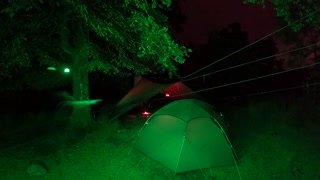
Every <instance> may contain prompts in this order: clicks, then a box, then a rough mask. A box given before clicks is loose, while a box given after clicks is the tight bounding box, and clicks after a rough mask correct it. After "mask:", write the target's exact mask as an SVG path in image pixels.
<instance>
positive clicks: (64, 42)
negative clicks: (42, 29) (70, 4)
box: [59, 9, 74, 55]
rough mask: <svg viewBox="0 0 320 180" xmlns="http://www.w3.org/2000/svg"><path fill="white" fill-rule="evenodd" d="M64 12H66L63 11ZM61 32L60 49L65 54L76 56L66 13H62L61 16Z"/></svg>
mask: <svg viewBox="0 0 320 180" xmlns="http://www.w3.org/2000/svg"><path fill="white" fill-rule="evenodd" d="M62 12H64V10H63V9H62ZM59 26H60V27H59V31H60V37H61V42H60V47H61V48H62V50H63V51H64V52H66V53H67V54H69V55H73V54H74V48H73V47H72V46H71V45H70V42H69V37H70V31H69V28H68V15H67V14H66V13H61V14H60V15H59Z"/></svg>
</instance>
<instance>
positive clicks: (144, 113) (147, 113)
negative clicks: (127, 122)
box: [142, 111, 151, 118]
mask: <svg viewBox="0 0 320 180" xmlns="http://www.w3.org/2000/svg"><path fill="white" fill-rule="evenodd" d="M150 114H151V113H149V112H147V111H144V112H143V113H142V117H144V118H148V117H149V116H150Z"/></svg>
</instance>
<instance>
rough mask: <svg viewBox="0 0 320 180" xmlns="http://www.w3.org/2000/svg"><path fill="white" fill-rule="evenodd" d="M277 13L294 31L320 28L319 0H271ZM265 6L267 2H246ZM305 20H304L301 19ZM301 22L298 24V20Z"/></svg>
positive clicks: (245, 1)
mask: <svg viewBox="0 0 320 180" xmlns="http://www.w3.org/2000/svg"><path fill="white" fill-rule="evenodd" d="M269 2H271V3H272V4H273V5H274V7H275V10H276V11H277V16H278V17H280V18H282V19H283V20H284V21H285V22H287V23H288V24H289V25H290V26H291V28H292V29H293V30H294V31H299V30H300V29H302V28H304V27H306V26H308V27H317V28H320V21H319V18H320V12H319V11H320V9H319V7H320V1H318V0H269ZM244 3H257V4H261V5H263V6H265V3H266V1H265V0H244ZM301 18H303V19H301ZM299 19H301V20H300V21H298V22H296V21H297V20H299Z"/></svg>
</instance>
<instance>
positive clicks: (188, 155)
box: [134, 99, 237, 173]
mask: <svg viewBox="0 0 320 180" xmlns="http://www.w3.org/2000/svg"><path fill="white" fill-rule="evenodd" d="M226 134H227V133H226V132H225V131H224V128H223V119H222V117H221V116H220V114H219V113H217V112H215V111H214V110H213V107H212V106H211V105H210V104H207V103H205V102H203V101H200V100H196V99H184V100H177V101H174V102H172V103H170V104H168V105H166V106H164V107H163V108H161V109H159V110H158V111H156V112H155V113H154V114H153V115H152V116H150V118H149V119H148V121H147V122H146V123H145V125H144V126H143V128H142V129H141V132H140V133H139V136H138V138H137V141H136V143H135V145H134V148H136V149H137V150H139V151H140V152H142V153H143V154H145V155H146V156H148V157H150V158H152V159H154V160H156V161H158V162H159V163H161V164H163V165H164V166H166V167H167V168H169V169H170V170H172V171H173V172H175V173H181V172H186V171H192V170H198V169H205V168H212V167H218V166H230V165H237V160H236V158H235V157H236V156H235V153H234V151H233V148H232V145H231V143H230V141H229V139H228V138H227V135H226Z"/></svg>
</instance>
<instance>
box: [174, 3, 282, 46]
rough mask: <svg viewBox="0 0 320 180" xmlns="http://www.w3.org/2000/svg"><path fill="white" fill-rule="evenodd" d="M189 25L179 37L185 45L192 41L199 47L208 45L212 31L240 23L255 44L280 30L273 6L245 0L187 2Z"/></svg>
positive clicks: (184, 10) (184, 4)
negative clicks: (208, 35)
mask: <svg viewBox="0 0 320 180" xmlns="http://www.w3.org/2000/svg"><path fill="white" fill-rule="evenodd" d="M181 9H182V11H183V14H184V15H185V16H186V17H187V22H186V24H185V25H183V28H184V32H183V33H180V34H178V35H177V37H178V38H179V41H180V42H182V43H183V44H186V43H188V41H192V42H193V43H195V44H196V45H199V44H203V43H206V41H207V34H208V32H209V31H210V30H211V29H221V28H224V27H227V26H228V25H229V24H231V23H234V22H239V23H240V24H241V28H242V30H244V31H245V32H247V33H248V38H249V41H250V42H252V41H254V40H257V39H259V38H261V37H263V36H266V35H268V34H270V33H272V32H273V31H275V30H277V27H276V23H275V18H276V12H275V10H274V8H273V7H272V6H271V5H267V7H266V8H264V9H263V8H262V7H261V6H260V5H256V4H246V5H244V4H243V3H242V0H186V2H183V3H181Z"/></svg>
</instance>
